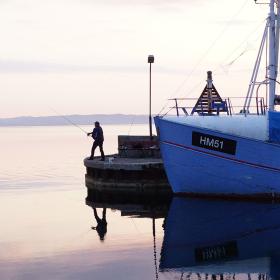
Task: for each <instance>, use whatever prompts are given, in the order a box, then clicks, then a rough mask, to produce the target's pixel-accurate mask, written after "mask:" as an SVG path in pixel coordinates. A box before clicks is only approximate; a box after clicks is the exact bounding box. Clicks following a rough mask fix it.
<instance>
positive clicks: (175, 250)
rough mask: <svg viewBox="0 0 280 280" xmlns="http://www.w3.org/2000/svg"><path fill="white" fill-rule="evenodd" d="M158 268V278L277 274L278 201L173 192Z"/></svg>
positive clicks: (279, 241)
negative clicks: (187, 196) (189, 196)
mask: <svg viewBox="0 0 280 280" xmlns="http://www.w3.org/2000/svg"><path fill="white" fill-rule="evenodd" d="M159 268H160V276H162V277H163V279H165V278H166V277H167V276H168V278H169V279H170V278H171V279H198V280H202V279H217V280H223V279H236V280H237V279H242V280H243V279H258V280H261V279H273V280H274V279H275V280H276V279H280V204H269V203H257V202H237V201H221V200H220V201H218V200H200V199H185V198H174V199H173V200H172V203H171V206H170V209H169V212H168V216H167V218H166V220H165V227H164V240H163V244H162V249H161V258H160V265H159Z"/></svg>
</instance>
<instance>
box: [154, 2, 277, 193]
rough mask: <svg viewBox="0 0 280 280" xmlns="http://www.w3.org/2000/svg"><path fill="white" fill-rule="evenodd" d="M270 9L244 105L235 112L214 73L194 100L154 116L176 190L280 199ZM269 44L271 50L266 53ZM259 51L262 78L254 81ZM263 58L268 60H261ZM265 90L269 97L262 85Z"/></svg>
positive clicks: (273, 28) (272, 13)
mask: <svg viewBox="0 0 280 280" xmlns="http://www.w3.org/2000/svg"><path fill="white" fill-rule="evenodd" d="M269 8H270V12H269V16H268V18H267V21H266V25H265V30H264V33H263V37H262V40H261V45H260V48H259V52H258V55H257V60H256V63H255V66H254V70H253V74H252V78H251V81H250V83H249V88H248V92H247V95H246V97H244V104H243V105H242V106H241V108H239V109H238V113H234V110H236V107H234V106H233V105H232V99H230V98H222V97H221V96H220V94H219V93H218V91H217V90H216V88H215V86H214V84H213V79H212V72H211V71H208V73H207V84H206V86H205V88H204V90H203V92H202V93H201V96H200V97H199V99H198V100H197V102H196V104H195V105H194V106H193V107H192V110H191V111H188V110H189V108H188V107H183V106H182V107H179V106H178V102H179V101H180V100H179V99H177V98H174V101H175V106H174V107H173V108H174V110H175V114H173V115H164V116H157V117H155V125H156V128H157V133H158V136H159V140H160V149H161V154H162V158H163V161H164V166H165V170H166V173H167V176H168V180H169V183H170V184H171V186H172V189H173V191H174V192H175V193H182V194H189V195H207V196H238V197H239V196H242V197H244V196H246V197H249V198H251V197H273V198H277V197H280V112H277V111H276V109H275V106H276V105H277V104H279V100H280V96H279V95H276V94H275V89H276V83H278V82H277V71H278V70H277V69H278V66H277V65H278V49H279V26H280V8H279V4H278V1H275V0H270V4H269ZM267 45H268V49H269V52H268V54H267V52H265V51H264V50H266V46H267ZM263 53H265V54H267V56H268V59H267V61H268V63H267V65H266V77H265V79H264V80H263V79H262V80H261V81H258V79H259V77H258V70H259V68H260V65H261V63H263V61H264V60H265V59H262V57H263V55H262V54H263ZM265 61H266V60H265ZM261 86H263V87H265V88H267V92H268V94H267V97H266V96H264V97H263V96H261V94H260V91H259V89H260V87H261Z"/></svg>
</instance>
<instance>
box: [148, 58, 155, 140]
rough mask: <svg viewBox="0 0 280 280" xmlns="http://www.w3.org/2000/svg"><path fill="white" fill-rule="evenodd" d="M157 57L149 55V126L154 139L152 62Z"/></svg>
mask: <svg viewBox="0 0 280 280" xmlns="http://www.w3.org/2000/svg"><path fill="white" fill-rule="evenodd" d="M154 61H155V58H154V56H153V55H149V56H148V63H149V64H150V98H149V127H150V138H151V140H152V139H153V133H152V63H154Z"/></svg>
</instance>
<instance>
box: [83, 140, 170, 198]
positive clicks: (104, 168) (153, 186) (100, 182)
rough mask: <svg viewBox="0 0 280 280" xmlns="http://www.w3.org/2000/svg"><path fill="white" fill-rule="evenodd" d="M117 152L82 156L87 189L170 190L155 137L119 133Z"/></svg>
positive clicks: (165, 191) (126, 190)
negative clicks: (120, 134)
mask: <svg viewBox="0 0 280 280" xmlns="http://www.w3.org/2000/svg"><path fill="white" fill-rule="evenodd" d="M118 150H119V154H114V155H106V159H105V161H100V159H101V158H100V157H97V158H94V159H93V160H88V159H87V158H86V159H85V160H84V165H85V166H86V169H87V174H86V186H87V188H88V189H91V190H98V191H102V192H118V193H120V192H121V193H131V194H132V193H133V194H145V195H146V194H149V195H150V194H158V195H159V194H162V195H169V194H171V187H170V185H169V183H168V180H167V177H166V174H165V171H164V167H163V162H162V159H161V158H160V152H159V148H158V145H157V139H156V137H153V139H151V138H150V137H147V136H119V146H118Z"/></svg>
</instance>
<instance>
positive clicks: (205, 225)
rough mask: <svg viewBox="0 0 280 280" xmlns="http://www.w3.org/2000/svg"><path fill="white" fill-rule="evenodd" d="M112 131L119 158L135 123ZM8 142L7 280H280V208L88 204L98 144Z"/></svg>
mask: <svg viewBox="0 0 280 280" xmlns="http://www.w3.org/2000/svg"><path fill="white" fill-rule="evenodd" d="M84 128H85V129H86V130H89V131H90V129H91V128H90V127H84ZM103 128H104V132H105V143H104V150H105V153H107V154H108V153H114V152H116V151H117V135H118V134H127V133H128V132H129V131H130V126H103ZM146 130H147V128H146V127H144V126H133V128H132V130H131V134H143V133H148V131H146ZM0 135H1V146H0V155H1V161H0V170H1V173H0V211H1V216H0V224H1V231H0V279H1V280H2V279H4V280H5V279H82V280H83V279H97V280H101V279H199V280H200V279H213V280H214V279H221V280H222V279H271V278H272V279H280V272H279V270H280V240H279V236H280V206H279V205H278V204H264V203H244V202H228V201H210V200H209V201H208V200H194V199H182V198H173V200H172V201H171V203H167V202H157V203H155V202H154V203H151V201H143V200H142V201H141V200H138V199H135V198H132V199H131V200H125V201H124V200H123V198H118V197H110V198H108V197H100V196H98V197H97V196H96V195H95V194H91V195H90V196H89V197H87V196H88V195H87V189H86V188H85V184H84V174H85V168H84V166H83V158H84V157H85V156H87V155H89V152H90V148H91V143H92V142H91V140H90V138H87V137H86V136H85V135H83V133H82V132H81V131H79V130H78V129H77V128H75V127H72V126H69V127H25V128H21V127H18V128H14V127H13V128H0ZM95 211H96V212H95ZM102 214H104V220H105V219H106V222H107V225H106V224H105V223H104V224H103V227H102V226H101V227H100V226H99V228H96V227H97V220H96V219H98V218H97V217H99V218H102ZM153 217H154V218H155V219H154V220H153ZM153 222H154V230H153Z"/></svg>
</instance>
